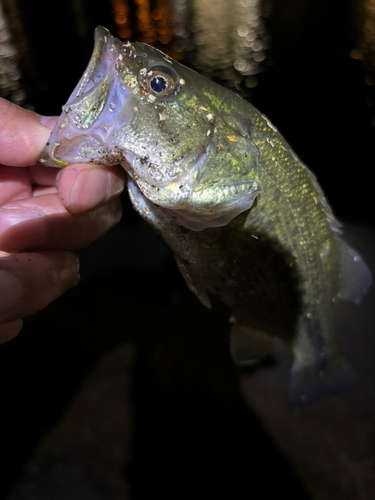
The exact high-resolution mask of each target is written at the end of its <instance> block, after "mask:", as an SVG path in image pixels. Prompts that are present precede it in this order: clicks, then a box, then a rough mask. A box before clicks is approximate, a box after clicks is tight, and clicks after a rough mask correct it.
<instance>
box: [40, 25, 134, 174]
mask: <svg viewBox="0 0 375 500" xmlns="http://www.w3.org/2000/svg"><path fill="white" fill-rule="evenodd" d="M129 47H130V44H129ZM129 47H127V44H123V43H122V42H121V41H120V40H118V39H117V38H115V37H113V36H112V35H111V34H110V33H109V31H107V30H106V29H105V28H103V27H102V26H99V27H98V28H97V29H96V31H95V45H94V50H93V53H92V56H91V59H90V61H89V64H88V66H87V68H86V70H85V72H84V74H83V76H82V77H81V79H80V81H79V82H78V84H77V86H76V88H75V89H74V91H73V93H72V94H71V96H70V97H69V99H68V101H67V103H66V104H65V105H64V106H63V113H62V115H61V117H60V119H59V121H58V123H57V124H56V126H55V128H54V130H53V131H52V134H51V137H50V140H49V143H48V144H47V146H46V148H45V150H44V152H43V154H42V157H41V161H42V162H44V163H45V164H46V165H47V166H56V164H57V165H59V166H62V167H64V166H67V165H69V164H71V163H77V162H80V163H82V162H95V163H104V164H106V165H112V164H116V163H120V162H121V161H122V159H123V155H122V153H121V152H120V150H119V148H118V147H117V144H116V142H117V141H116V131H117V130H118V129H119V128H120V127H123V126H124V125H126V124H127V123H129V122H131V121H132V120H134V118H135V116H136V111H135V110H136V107H137V102H138V98H137V95H136V94H135V93H134V92H133V90H134V87H135V86H136V82H135V81H132V79H131V78H130V79H128V81H126V80H125V81H124V78H123V75H122V72H123V71H126V68H128V69H129V68H130V69H132V66H134V64H136V58H135V57H134V53H133V52H132V50H131V49H129ZM133 74H134V73H133ZM132 87H133V88H132ZM116 152H117V153H116ZM48 158H49V159H48ZM43 160H45V161H43Z"/></svg>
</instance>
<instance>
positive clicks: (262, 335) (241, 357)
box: [230, 317, 274, 366]
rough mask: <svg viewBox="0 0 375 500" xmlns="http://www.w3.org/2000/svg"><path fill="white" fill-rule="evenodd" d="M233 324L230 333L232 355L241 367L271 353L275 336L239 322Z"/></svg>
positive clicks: (235, 321) (232, 320)
mask: <svg viewBox="0 0 375 500" xmlns="http://www.w3.org/2000/svg"><path fill="white" fill-rule="evenodd" d="M230 321H231V322H232V323H233V326H232V329H231V332H230V353H231V355H232V358H233V361H234V362H235V363H236V364H238V365H241V366H246V365H251V364H253V363H254V362H256V361H258V360H259V359H261V358H263V357H264V356H265V355H266V354H268V353H269V351H270V349H271V345H272V342H273V338H274V337H273V335H270V334H269V333H266V332H264V331H262V330H259V329H255V328H252V327H249V326H247V325H244V324H242V323H239V322H237V320H236V319H235V318H233V317H232V318H231V319H230Z"/></svg>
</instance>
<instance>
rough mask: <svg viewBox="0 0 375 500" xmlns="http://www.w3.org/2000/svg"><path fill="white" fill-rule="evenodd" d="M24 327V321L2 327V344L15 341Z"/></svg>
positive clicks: (0, 332)
mask: <svg viewBox="0 0 375 500" xmlns="http://www.w3.org/2000/svg"><path fill="white" fill-rule="evenodd" d="M22 326H23V321H22V319H16V320H14V321H11V322H10V323H5V324H4V325H0V344H5V342H9V340H12V339H14V337H17V335H18V334H19V333H20V331H21V329H22Z"/></svg>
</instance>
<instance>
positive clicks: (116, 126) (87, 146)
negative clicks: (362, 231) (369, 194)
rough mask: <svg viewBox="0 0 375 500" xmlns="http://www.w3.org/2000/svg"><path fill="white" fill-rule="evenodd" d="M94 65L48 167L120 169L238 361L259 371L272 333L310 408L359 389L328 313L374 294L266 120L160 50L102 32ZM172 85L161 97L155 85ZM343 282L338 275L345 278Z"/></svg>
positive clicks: (314, 188) (317, 194)
mask: <svg viewBox="0 0 375 500" xmlns="http://www.w3.org/2000/svg"><path fill="white" fill-rule="evenodd" d="M95 38H96V43H95V48H94V53H93V56H92V58H91V61H90V63H89V66H88V68H87V70H86V72H85V74H84V75H83V77H82V79H81V80H80V82H79V83H78V85H77V87H76V89H75V91H74V92H73V94H72V96H71V97H70V99H69V100H68V102H67V104H66V105H65V106H64V108H63V114H62V115H61V117H60V119H59V121H58V123H57V125H56V127H55V129H54V131H53V132H52V135H51V139H50V142H49V144H48V145H47V148H46V151H45V154H44V160H46V164H47V165H48V164H53V165H55V164H56V162H57V163H58V164H60V165H61V166H64V165H67V164H71V163H74V162H82V161H83V162H84V161H89V162H97V163H105V164H107V165H110V164H114V163H121V164H122V165H123V167H124V168H125V170H126V171H127V173H128V190H129V194H130V197H131V200H132V203H133V205H134V207H135V209H136V210H137V211H138V212H139V213H140V214H141V216H142V217H143V218H144V219H145V220H146V221H147V222H148V223H149V224H150V225H151V226H152V227H153V228H154V229H155V231H156V232H157V233H158V234H159V235H160V236H161V237H162V238H163V239H164V241H165V242H166V243H167V245H168V246H169V247H170V248H171V250H172V251H173V253H174V255H175V257H176V260H177V263H178V266H179V268H180V270H181V272H182V274H183V276H184V277H185V280H186V282H187V284H188V286H189V288H190V289H191V290H192V291H193V292H194V293H196V295H197V296H198V298H199V299H200V300H201V301H202V302H203V304H205V305H206V306H209V305H210V296H211V295H214V296H217V297H218V298H219V299H220V300H221V301H222V302H223V303H224V304H226V305H227V306H229V308H230V309H231V311H232V317H231V322H232V330H231V352H232V355H233V357H234V359H236V360H237V362H239V363H246V362H251V361H253V360H255V359H258V358H259V357H261V356H262V355H264V354H265V353H266V352H267V351H268V350H269V348H270V346H271V343H272V339H273V336H274V335H278V336H280V337H281V338H283V339H284V340H285V341H286V342H287V343H288V344H289V345H290V347H291V349H292V350H293V353H294V365H293V370H292V374H291V382H290V387H289V391H288V398H289V402H290V403H291V404H292V405H301V404H302V405H303V404H305V403H309V402H312V401H314V400H316V399H318V398H320V397H322V396H324V395H327V394H335V393H337V392H340V391H341V390H342V389H345V388H348V387H350V386H352V385H353V384H354V381H355V376H354V375H353V373H352V371H351V369H350V367H349V366H348V364H347V363H346V362H345V360H343V358H342V357H341V355H340V353H339V350H338V347H337V343H336V339H335V337H334V335H333V332H332V322H333V309H332V302H333V301H335V300H336V299H337V298H338V297H340V296H341V297H342V298H346V299H351V300H354V301H355V302H358V301H359V300H360V298H361V296H362V295H363V294H364V293H365V292H366V290H367V288H368V287H369V286H370V282H371V277H370V273H369V271H368V270H367V268H366V265H365V264H364V263H363V261H362V259H361V258H360V256H359V255H358V254H357V253H356V252H355V251H354V250H352V249H350V248H349V247H348V246H347V245H346V244H345V243H344V242H343V241H342V239H341V229H340V225H339V223H338V222H337V221H336V219H335V217H334V215H333V213H332V211H331V209H330V207H329V205H328V203H327V201H326V199H325V197H324V195H323V193H322V191H321V189H320V187H319V185H318V183H317V181H316V179H315V177H314V176H313V174H312V173H311V172H310V171H309V170H308V169H307V168H306V167H305V166H304V165H303V164H302V163H301V161H300V160H299V159H298V158H297V157H296V155H295V154H294V153H293V151H292V150H291V148H290V147H289V145H288V144H287V143H286V141H285V140H284V139H283V137H282V136H281V135H280V134H279V132H278V131H277V130H276V128H275V127H274V126H273V125H272V124H271V123H270V122H269V120H268V119H267V118H266V117H265V116H263V115H262V114H261V113H260V112H259V111H257V110H256V109H255V108H254V107H253V106H252V105H251V104H249V103H247V102H246V101H244V100H243V99H241V98H240V97H238V96H237V95H235V94H234V93H232V92H230V91H229V90H227V89H225V88H223V87H220V86H218V85H216V84H214V83H212V82H210V81H208V80H206V79H205V78H203V77H202V76H200V75H198V74H196V73H194V72H193V71H191V70H189V69H188V68H185V67H184V66H182V65H180V64H178V63H177V62H175V61H172V60H171V59H170V58H168V57H167V56H165V55H164V54H162V53H161V52H159V51H157V50H156V49H154V48H152V47H149V46H147V45H146V44H141V43H135V44H130V43H121V42H120V41H119V40H118V39H115V38H114V37H112V36H111V35H110V34H109V32H108V31H107V30H105V29H104V28H101V27H99V28H97V31H96V35H95ZM157 74H159V75H164V76H165V75H166V76H165V78H166V80H167V81H169V78H170V79H171V82H172V83H171V85H172V91H171V92H170V93H169V94H166V95H158V93H157V92H155V91H153V90H152V88H151V86H150V82H151V79H152V78H153V75H157ZM340 276H341V277H340Z"/></svg>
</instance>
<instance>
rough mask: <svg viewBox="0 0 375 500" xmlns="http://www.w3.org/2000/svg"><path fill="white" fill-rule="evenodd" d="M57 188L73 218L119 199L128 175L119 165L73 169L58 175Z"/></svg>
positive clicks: (65, 169) (86, 165) (80, 165)
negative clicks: (114, 198)
mask: <svg viewBox="0 0 375 500" xmlns="http://www.w3.org/2000/svg"><path fill="white" fill-rule="evenodd" d="M57 185H58V192H59V194H60V197H61V203H62V204H63V205H64V207H65V208H66V209H67V210H68V212H70V213H71V214H78V213H82V212H86V211H87V210H91V209H93V208H95V207H98V206H100V205H103V204H104V203H106V202H107V201H108V200H110V199H112V198H113V197H115V196H118V195H119V194H120V193H121V192H122V191H123V189H124V185H125V172H124V170H123V169H122V168H121V167H120V166H118V165H116V166H113V167H106V166H104V165H95V164H91V163H83V164H77V165H70V166H69V167H66V168H64V170H62V171H61V173H60V174H59V176H58V179H57Z"/></svg>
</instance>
